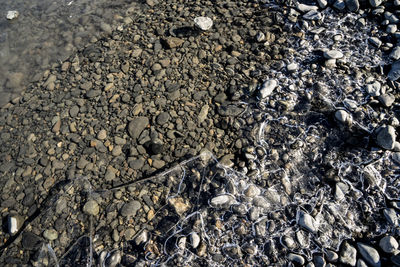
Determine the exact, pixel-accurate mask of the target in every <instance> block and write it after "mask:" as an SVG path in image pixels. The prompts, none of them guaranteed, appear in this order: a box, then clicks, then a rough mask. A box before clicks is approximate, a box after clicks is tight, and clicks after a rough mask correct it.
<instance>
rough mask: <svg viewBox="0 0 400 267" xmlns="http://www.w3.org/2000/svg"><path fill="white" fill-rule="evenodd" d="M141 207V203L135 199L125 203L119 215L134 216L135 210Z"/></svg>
mask: <svg viewBox="0 0 400 267" xmlns="http://www.w3.org/2000/svg"><path fill="white" fill-rule="evenodd" d="M141 207H142V204H141V203H140V202H139V201H137V200H132V201H131V202H128V203H125V204H124V205H123V206H122V208H121V215H122V216H124V217H128V218H131V217H134V216H135V215H136V212H137V211H138V210H139V209H140V208H141Z"/></svg>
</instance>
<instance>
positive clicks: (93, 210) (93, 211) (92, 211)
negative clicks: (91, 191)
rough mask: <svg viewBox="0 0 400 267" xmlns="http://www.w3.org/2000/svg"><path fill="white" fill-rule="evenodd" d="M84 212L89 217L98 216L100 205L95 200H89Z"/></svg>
mask: <svg viewBox="0 0 400 267" xmlns="http://www.w3.org/2000/svg"><path fill="white" fill-rule="evenodd" d="M83 211H84V212H85V213H86V214H88V215H93V216H96V215H97V214H99V211H100V208H99V204H97V202H96V201H95V200H89V201H88V202H86V204H85V206H83Z"/></svg>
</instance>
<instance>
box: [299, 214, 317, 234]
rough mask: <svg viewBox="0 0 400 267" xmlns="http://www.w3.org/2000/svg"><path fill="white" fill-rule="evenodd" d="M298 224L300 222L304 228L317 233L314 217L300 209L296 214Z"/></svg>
mask: <svg viewBox="0 0 400 267" xmlns="http://www.w3.org/2000/svg"><path fill="white" fill-rule="evenodd" d="M296 221H297V224H299V225H300V226H301V227H303V228H304V229H306V230H308V231H310V232H311V233H315V232H316V231H317V225H316V222H315V220H314V218H313V217H312V216H311V215H310V214H308V213H305V212H304V211H298V212H297V216H296Z"/></svg>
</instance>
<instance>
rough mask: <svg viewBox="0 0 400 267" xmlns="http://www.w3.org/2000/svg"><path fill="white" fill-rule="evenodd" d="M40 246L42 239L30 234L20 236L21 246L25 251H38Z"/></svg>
mask: <svg viewBox="0 0 400 267" xmlns="http://www.w3.org/2000/svg"><path fill="white" fill-rule="evenodd" d="M41 244H42V239H41V238H40V237H39V236H37V235H35V234H34V233H31V232H25V233H23V234H22V246H23V247H24V248H25V249H27V250H36V249H39V248H40V246H41Z"/></svg>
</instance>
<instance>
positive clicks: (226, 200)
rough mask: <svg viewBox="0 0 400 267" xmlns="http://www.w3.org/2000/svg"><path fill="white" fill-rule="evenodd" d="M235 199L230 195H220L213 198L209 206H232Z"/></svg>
mask: <svg viewBox="0 0 400 267" xmlns="http://www.w3.org/2000/svg"><path fill="white" fill-rule="evenodd" d="M234 201H235V199H234V198H233V197H232V196H231V195H220V196H217V197H213V198H212V199H211V201H210V204H211V205H212V206H214V207H219V206H225V205H227V206H229V205H231V204H233V202H234Z"/></svg>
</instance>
